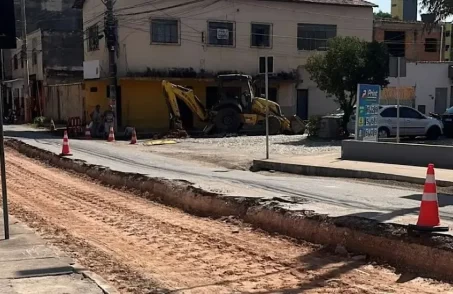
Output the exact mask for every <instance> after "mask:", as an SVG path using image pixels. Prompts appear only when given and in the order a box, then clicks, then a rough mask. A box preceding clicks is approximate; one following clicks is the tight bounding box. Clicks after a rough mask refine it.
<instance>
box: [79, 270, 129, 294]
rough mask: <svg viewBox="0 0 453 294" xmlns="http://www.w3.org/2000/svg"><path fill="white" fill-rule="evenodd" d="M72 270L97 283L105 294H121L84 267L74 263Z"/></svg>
mask: <svg viewBox="0 0 453 294" xmlns="http://www.w3.org/2000/svg"><path fill="white" fill-rule="evenodd" d="M72 268H73V269H74V272H76V273H78V274H81V275H82V276H84V277H85V278H87V279H90V280H91V281H93V283H95V284H96V285H97V286H98V287H99V288H100V289H101V290H102V292H104V293H105V294H121V293H120V292H119V291H118V290H116V289H115V288H114V287H113V286H111V285H110V284H109V283H108V282H107V281H106V280H105V279H104V278H102V277H101V276H100V275H98V274H96V273H94V272H92V271H90V270H87V269H85V268H84V267H83V266H82V265H80V264H78V263H74V264H73V265H72Z"/></svg>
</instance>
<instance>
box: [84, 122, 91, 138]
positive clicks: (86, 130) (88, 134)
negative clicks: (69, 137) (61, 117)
mask: <svg viewBox="0 0 453 294" xmlns="http://www.w3.org/2000/svg"><path fill="white" fill-rule="evenodd" d="M85 139H91V131H90V128H89V127H88V125H86V127H85Z"/></svg>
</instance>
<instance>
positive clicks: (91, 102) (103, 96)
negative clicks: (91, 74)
mask: <svg viewBox="0 0 453 294" xmlns="http://www.w3.org/2000/svg"><path fill="white" fill-rule="evenodd" d="M84 84H85V105H86V112H87V114H88V116H87V118H89V115H90V113H91V112H92V111H93V110H94V108H95V107H96V105H97V104H99V105H101V110H102V111H105V110H107V107H108V99H107V85H108V81H107V80H86V81H85V82H84ZM95 89H96V91H94V90H95Z"/></svg>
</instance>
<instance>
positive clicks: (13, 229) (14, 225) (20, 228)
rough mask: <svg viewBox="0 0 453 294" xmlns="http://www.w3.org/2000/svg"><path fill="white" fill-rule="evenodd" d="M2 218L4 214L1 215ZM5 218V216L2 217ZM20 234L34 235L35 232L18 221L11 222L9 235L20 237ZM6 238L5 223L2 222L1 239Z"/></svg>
mask: <svg viewBox="0 0 453 294" xmlns="http://www.w3.org/2000/svg"><path fill="white" fill-rule="evenodd" d="M0 216H2V214H0ZM2 217H3V216H2ZM20 234H34V232H33V230H32V229H30V228H28V227H26V226H24V225H22V224H20V223H19V222H18V221H16V220H14V219H13V220H11V221H10V224H9V235H10V236H13V235H20ZM4 238H5V231H4V228H3V222H1V228H0V239H4Z"/></svg>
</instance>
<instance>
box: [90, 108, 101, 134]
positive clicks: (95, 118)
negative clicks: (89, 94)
mask: <svg viewBox="0 0 453 294" xmlns="http://www.w3.org/2000/svg"><path fill="white" fill-rule="evenodd" d="M90 118H91V121H92V122H93V125H92V126H91V136H93V137H95V138H96V137H98V136H99V129H100V128H101V122H102V115H101V106H100V105H99V104H98V105H96V108H95V109H94V110H93V112H92V113H91V114H90Z"/></svg>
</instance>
